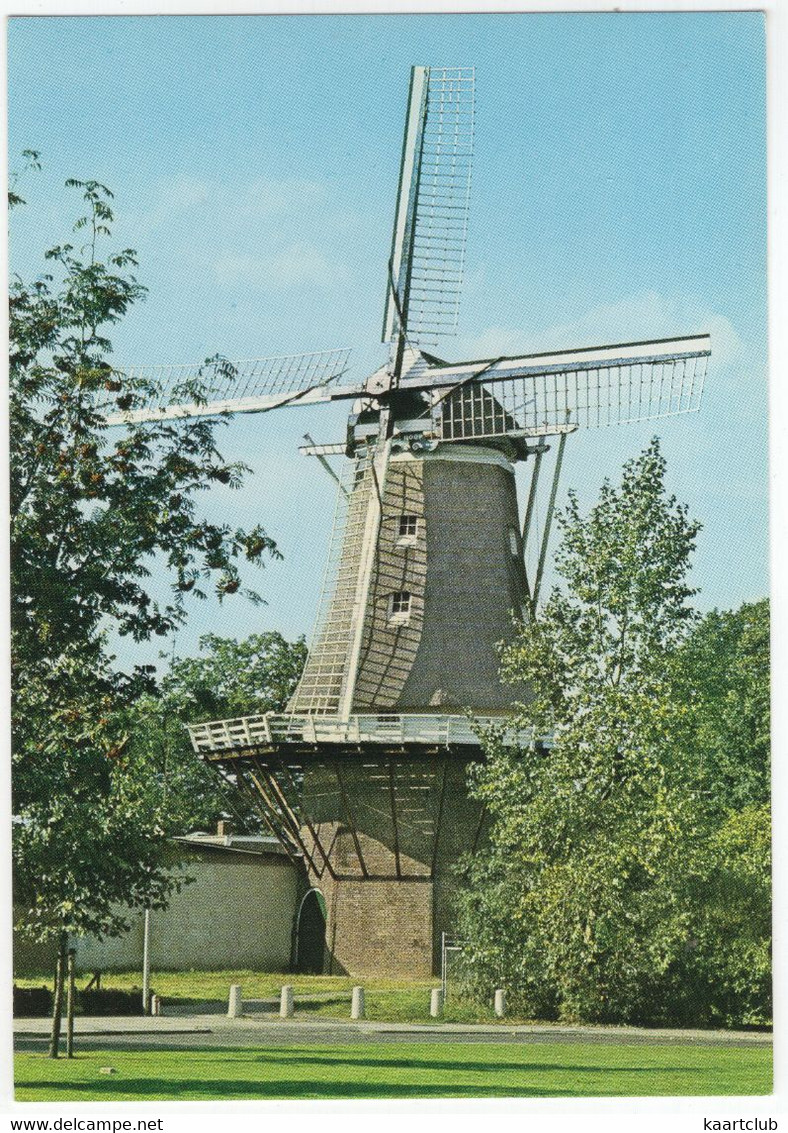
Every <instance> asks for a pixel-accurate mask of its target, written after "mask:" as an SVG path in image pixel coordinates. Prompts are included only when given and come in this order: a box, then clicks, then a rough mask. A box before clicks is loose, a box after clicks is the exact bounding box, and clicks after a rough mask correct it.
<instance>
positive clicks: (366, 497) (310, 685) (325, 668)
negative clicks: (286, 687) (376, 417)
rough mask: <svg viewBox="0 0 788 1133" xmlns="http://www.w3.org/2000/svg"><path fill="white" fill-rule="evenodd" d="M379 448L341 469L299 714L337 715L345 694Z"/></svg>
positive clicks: (365, 449) (298, 694)
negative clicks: (376, 454) (376, 456)
mask: <svg viewBox="0 0 788 1133" xmlns="http://www.w3.org/2000/svg"><path fill="white" fill-rule="evenodd" d="M375 452H376V449H375V446H374V445H364V446H362V448H361V449H359V451H358V452H357V453H356V456H355V457H354V459H353V460H345V461H343V463H342V471H341V480H340V485H339V488H338V489H337V496H336V510H335V512H334V524H333V529H332V532H331V541H330V544H329V554H328V560H327V562H326V568H325V572H324V575H323V587H322V591H321V597H320V603H319V605H318V612H317V617H316V619H315V625H314V628H313V630H312V635H311V637H310V643H309V656H308V658H307V663H306V666H305V668H304V672H303V674H302V676H301V680H300V681H299V684H298V688H297V689H296V691H295V693H294V695H293V698H292V702H291V703H292V704H295V705H298V709H299V711H301V712H307V713H320V714H328V715H331V714H336V713H337V712H338V711H339V708H340V705H341V702H342V697H343V694H344V692H345V681H346V680H347V676H348V656H349V655H350V653H351V651H352V647H353V641H354V635H355V633H356V631H357V618H358V616H359V590H360V587H361V585H362V574H363V571H364V567H365V552H366V550H367V548H366V539H367V534H368V532H367V525H368V522H369V520H368V515H369V506H370V502H371V501H372V498H373V495H374V494H375V491H376V487H375V479H374V469H373V462H374V459H375Z"/></svg>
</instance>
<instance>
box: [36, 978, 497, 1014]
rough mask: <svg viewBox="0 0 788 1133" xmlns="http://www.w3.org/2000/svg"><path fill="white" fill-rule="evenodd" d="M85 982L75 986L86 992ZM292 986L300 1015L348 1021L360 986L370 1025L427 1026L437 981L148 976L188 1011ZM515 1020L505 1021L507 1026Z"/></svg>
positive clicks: (454, 1010) (127, 982)
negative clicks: (236, 994)
mask: <svg viewBox="0 0 788 1133" xmlns="http://www.w3.org/2000/svg"><path fill="white" fill-rule="evenodd" d="M87 981H88V977H87V976H82V977H80V978H78V980H77V986H78V987H84V985H85V984H86V983H87ZM16 983H17V984H18V985H19V986H21V987H41V986H42V984H45V985H47V986H49V987H51V986H52V979H51V977H49V978H47V977H46V976H43V975H42V976H29V977H24V978H21V979H17V980H16ZM140 983H141V975H140V973H139V972H108V973H106V975H105V976H104V977H103V978H102V981H101V986H102V987H106V988H118V989H121V990H129V989H131V988H133V987H139V986H140ZM285 983H287V984H291V985H292V987H293V990H294V993H295V995H296V998H297V1003H296V1010H297V1012H298V1013H299V1014H301V1013H308V1014H309V1015H321V1016H325V1017H331V1018H345V1019H347V1018H349V1016H350V999H351V991H352V988H353V987H354V985H356V984H363V986H364V989H365V993H366V995H365V1000H366V1017H367V1019H371V1020H373V1021H380V1022H397V1023H400V1022H401V1023H429V1022H435V1020H431V1019H430V1011H429V1007H430V989H431V988H433V987H436V986H438V984H439V983H440V981H439V980H435V979H432V980H394V979H385V978H372V977H366V976H365V977H355V978H353V977H351V976H304V975H285V974H282V973H273V974H271V973H261V972H252V971H240V970H239V971H221V972H155V971H154V972H152V973H151V987H152V989H153V990H154V991H155V992H156V994H157V995H159V996H161V997H162V1001H163V1003H164V1007H165V1010H166V1008H167V1006H168V1005H169V1006H183V1007H185V1006H188V1005H196V1004H199V1003H222V1004H226V1003H227V996H228V993H229V990H230V984H240V985H241V987H242V989H243V996H244V999H247V1000H249V999H274V998H278V997H279V993H280V991H281V988H282V984H285ZM443 1017H444V1019H445V1021H446V1022H453V1023H482V1022H484V1023H487V1022H495V1016H494V1014H493V1010H492V1003H490V1006H489V1009H487V1010H485V1009H484V1008H479V1007H478V1005H473V1004H469V1003H456V1002H449V1004H447V1008H446V1011H445V1013H444V1016H443ZM513 1021H515V1020H513V1018H511V1017H510V1018H509V1019H508V1020H507V1022H509V1023H511V1022H513Z"/></svg>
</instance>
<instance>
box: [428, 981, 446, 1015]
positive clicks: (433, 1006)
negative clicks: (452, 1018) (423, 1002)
mask: <svg viewBox="0 0 788 1133" xmlns="http://www.w3.org/2000/svg"><path fill="white" fill-rule="evenodd" d="M442 1014H443V991H442V989H441V988H439V987H434V988H433V989H432V991H431V992H430V1015H431V1017H432V1018H433V1019H440V1017H441V1015H442Z"/></svg>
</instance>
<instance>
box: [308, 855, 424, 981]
mask: <svg viewBox="0 0 788 1133" xmlns="http://www.w3.org/2000/svg"><path fill="white" fill-rule="evenodd" d="M320 890H321V892H322V894H323V897H324V898H325V902H326V952H325V965H324V971H325V972H326V973H328V974H330V975H344V974H347V975H351V976H392V977H396V978H401V979H409V978H410V979H428V978H429V977H430V976H431V975H432V973H433V922H434V917H433V883H432V881H430V880H429V879H427V878H425V879H424V880H423V881H371V880H365V881H355V880H353V881H344V880H336V881H331V880H327V879H326V878H325V877H324V878H323V879H322V880H321V882H320Z"/></svg>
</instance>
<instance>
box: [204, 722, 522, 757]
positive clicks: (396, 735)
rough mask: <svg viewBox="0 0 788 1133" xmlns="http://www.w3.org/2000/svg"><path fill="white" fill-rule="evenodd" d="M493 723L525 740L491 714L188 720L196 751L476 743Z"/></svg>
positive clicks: (504, 734) (511, 742) (512, 738)
mask: <svg viewBox="0 0 788 1133" xmlns="http://www.w3.org/2000/svg"><path fill="white" fill-rule="evenodd" d="M490 727H492V728H495V729H496V731H497V732H498V734H499V736H500V740H501V742H502V743H504V744H505V745H506V746H508V747H515V746H517V745H518V744H527V743H528V742H529V740H530V735H529V733H527V732H525V731H521V730H518V729H517V728H515V727H513V726H512V725H511V724H509V723H507V721H506V720H504V719H501V718H495V717H490V716H482V717H476V718H474V719H473V720H469V719H468V718H467V717H465V716H432V715H422V716H419V715H391V716H389V715H364V716H350V717H349V718H348V719H347V720H340V719H339V718H338V717H336V716H308V715H302V716H284V715H281V716H277V715H266V716H241V717H238V718H237V719H234V720H211V721H210V722H209V723H207V724H190V725H188V730H189V735H190V737H191V741H192V746H193V748H194V750H195V751H196V752H197V753H198V754H199V755H205V754H207V753H210V752H217V751H232V750H235V749H239V748H249V747H270V746H274V745H279V744H288V743H292V744H350V745H355V744H389V745H391V744H402V745H409V744H416V745H418V744H424V745H429V746H436V747H446V748H450V747H454V746H456V745H463V746H472V747H480V746H481V743H480V740H479V733H480V732H484V731H485V730H487V729H488V728H490Z"/></svg>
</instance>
